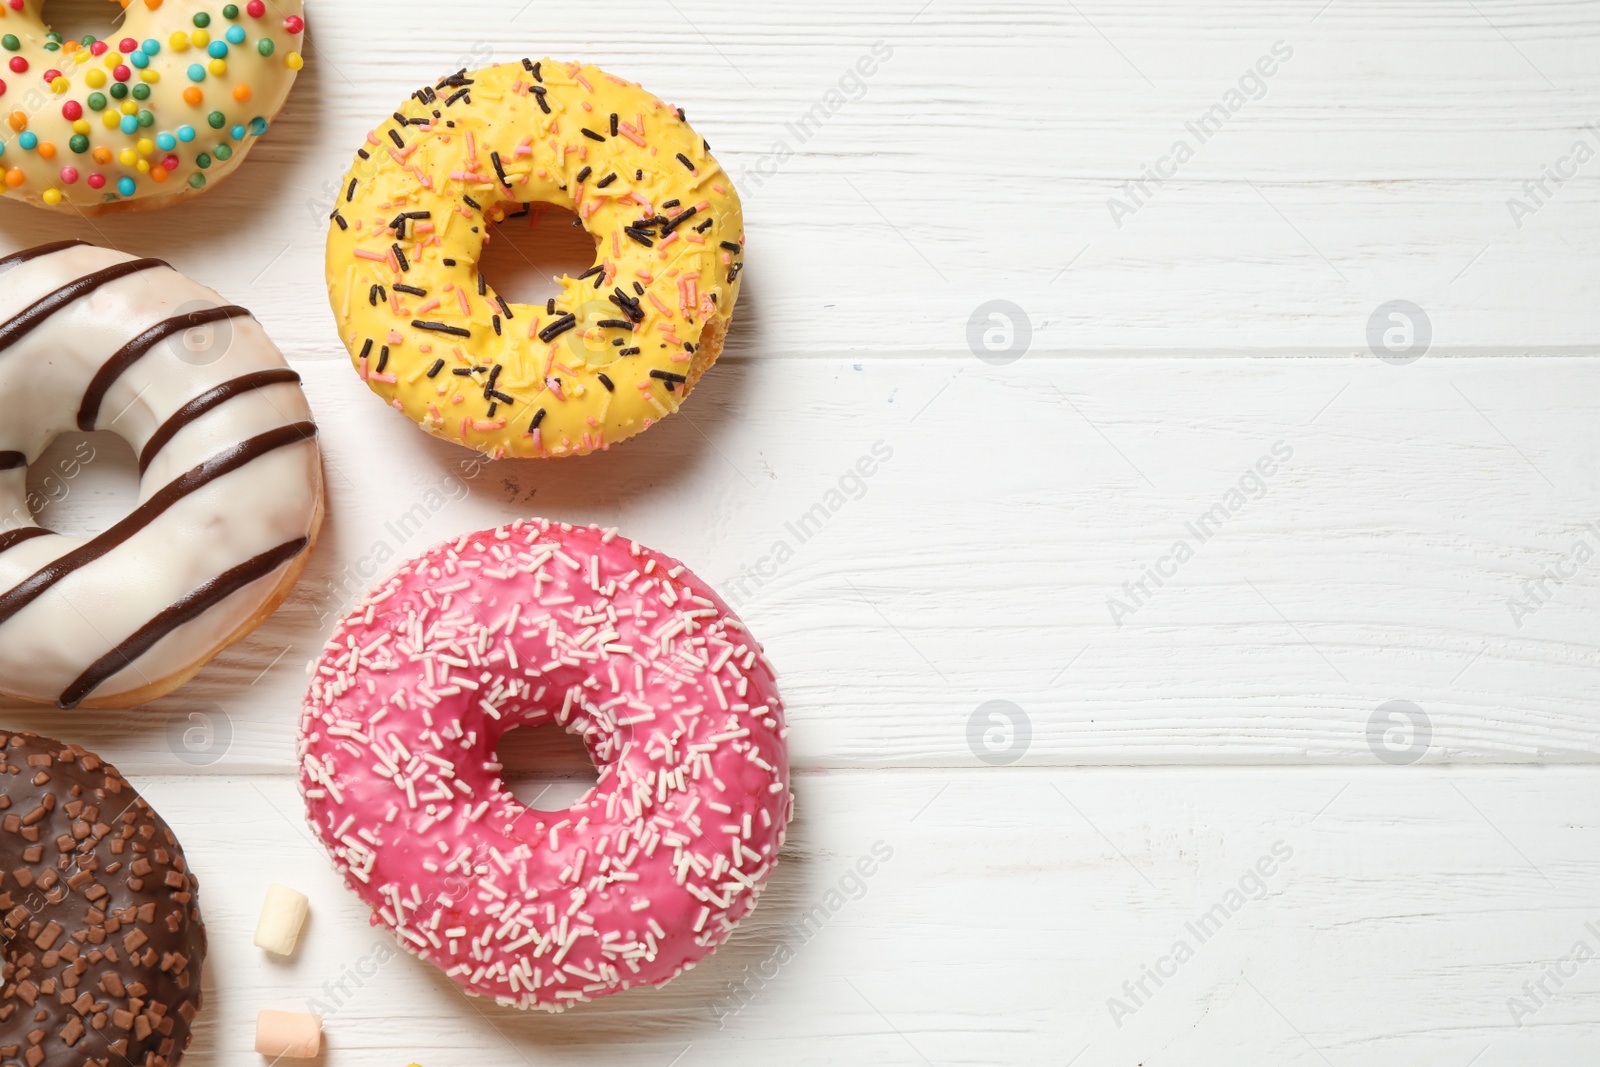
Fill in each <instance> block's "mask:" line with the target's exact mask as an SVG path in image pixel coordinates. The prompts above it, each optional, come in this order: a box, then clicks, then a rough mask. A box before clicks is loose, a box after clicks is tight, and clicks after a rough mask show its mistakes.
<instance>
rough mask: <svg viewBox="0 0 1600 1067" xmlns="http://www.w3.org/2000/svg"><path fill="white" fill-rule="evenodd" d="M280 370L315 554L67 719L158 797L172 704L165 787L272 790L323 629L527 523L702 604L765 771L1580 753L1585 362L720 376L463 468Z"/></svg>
mask: <svg viewBox="0 0 1600 1067" xmlns="http://www.w3.org/2000/svg"><path fill="white" fill-rule="evenodd" d="M301 369H302V371H303V372H304V374H305V377H306V381H307V387H308V389H309V392H310V395H311V398H312V404H313V408H314V410H315V411H316V413H317V416H318V419H319V420H320V422H321V425H322V427H323V440H324V444H325V446H326V449H327V457H328V476H329V485H330V487H331V492H332V498H331V507H330V518H329V522H328V526H327V529H326V531H325V533H324V536H323V540H322V543H321V544H320V545H319V547H318V549H317V553H316V556H315V558H314V560H313V563H312V565H311V568H310V570H309V572H308V575H307V577H306V579H305V580H304V581H303V582H302V583H301V586H300V588H299V589H298V590H297V592H296V593H295V595H294V597H293V599H292V600H291V601H290V603H289V604H288V605H287V606H286V607H285V608H284V609H283V610H281V611H280V612H279V613H278V615H276V616H275V617H274V618H272V619H271V620H269V622H268V623H267V624H266V625H265V626H263V627H262V628H261V629H260V630H259V631H257V632H256V634H255V635H254V636H252V637H251V638H250V639H249V641H247V642H246V643H245V644H244V645H242V646H240V647H239V648H238V649H236V650H235V651H232V652H229V653H227V654H225V655H224V656H223V657H222V658H221V659H220V660H219V661H218V662H217V663H216V664H214V665H213V666H212V667H211V668H209V669H208V670H207V671H205V672H204V673H203V674H202V675H201V677H200V679H198V680H197V681H196V682H195V683H194V684H192V685H191V686H189V687H187V688H186V689H184V690H182V691H181V692H180V693H179V694H177V695H176V696H175V697H173V698H170V699H169V700H168V701H164V702H162V703H161V704H159V705H156V706H154V707H153V708H152V709H149V712H148V715H143V716H141V715H136V716H129V715H126V714H121V713H105V714H101V713H92V712H81V711H80V712H77V713H75V715H74V717H73V718H72V723H73V729H74V730H75V731H76V734H75V736H78V737H81V738H82V739H83V740H85V741H86V742H88V743H93V744H96V745H98V746H100V747H101V748H102V749H103V750H104V751H106V753H107V755H109V756H112V757H114V758H116V759H118V760H120V761H122V762H125V763H126V764H128V766H129V768H130V770H131V769H138V770H141V771H143V772H146V773H160V772H163V771H170V770H173V769H175V767H174V763H173V759H174V756H175V749H174V748H173V745H174V744H175V742H174V741H173V740H172V737H171V736H169V735H168V734H167V733H166V732H164V730H163V729H162V728H159V727H158V728H154V729H152V728H151V725H150V724H149V722H148V720H149V719H155V720H158V722H159V723H163V724H173V723H176V725H174V726H172V729H174V730H176V731H177V733H176V734H175V735H173V736H176V737H178V738H180V739H181V738H182V737H183V736H184V735H185V733H186V731H187V730H188V729H189V727H190V726H191V725H192V723H191V721H190V720H189V718H188V715H189V714H190V712H191V711H195V710H198V711H201V712H206V713H208V714H210V713H212V712H214V711H217V710H220V711H222V713H223V714H224V715H225V717H226V719H227V727H226V728H227V729H228V730H229V732H230V734H231V741H230V742H229V743H228V746H227V750H226V753H225V757H223V758H219V759H218V760H217V761H215V762H207V761H205V760H201V761H200V762H201V763H202V764H204V765H203V766H200V767H198V768H197V769H198V770H201V771H206V770H210V771H216V772H239V771H265V770H271V769H282V768H283V767H285V766H286V761H287V759H288V758H289V753H290V751H291V747H292V737H293V728H294V724H295V719H296V708H297V707H298V703H299V697H300V694H301V693H302V692H303V689H304V685H305V679H304V676H303V673H302V667H303V666H304V664H305V663H306V662H307V661H308V660H309V659H310V658H311V656H312V655H313V654H314V652H315V651H316V650H317V648H318V647H320V643H321V641H322V640H323V639H324V636H325V635H326V634H327V633H328V632H329V631H330V630H331V628H332V622H333V619H334V618H336V617H337V615H338V614H339V613H340V612H341V611H342V610H344V609H345V608H346V607H347V606H349V605H350V604H352V603H353V602H354V600H355V599H356V598H357V597H358V596H359V595H360V593H361V592H362V591H363V590H364V589H365V588H367V586H368V585H369V584H370V583H371V582H373V581H376V580H377V579H378V578H380V577H381V576H383V575H385V574H387V573H388V572H389V571H391V570H392V569H393V568H394V567H395V566H396V565H397V563H398V561H399V560H401V559H404V558H407V557H409V556H411V555H415V554H417V553H419V552H421V551H422V550H423V549H424V548H425V547H426V546H428V545H430V544H432V543H434V542H435V541H439V540H443V539H446V538H450V537H455V536H458V535H459V534H461V533H462V532H464V531H467V530H472V529H478V528H484V527H488V526H492V525H495V524H498V523H501V522H506V521H511V520H514V519H515V518H517V517H519V516H523V515H533V514H541V515H546V516H551V517H555V518H560V519H564V520H568V521H573V522H597V523H600V524H603V525H615V526H618V527H620V528H621V529H623V530H624V531H625V532H626V533H627V534H628V535H629V536H632V537H636V538H638V539H639V540H641V541H643V542H645V543H647V544H650V545H652V546H654V547H656V548H659V549H661V550H663V551H667V552H670V553H674V554H676V555H678V556H679V557H680V558H682V559H684V560H685V561H686V562H688V563H689V564H690V566H691V567H693V568H694V569H695V570H696V571H697V572H698V573H700V574H702V575H703V576H705V577H706V578H707V579H708V580H710V581H712V582H713V583H715V584H716V585H717V587H718V588H719V589H720V590H722V592H723V594H724V596H726V597H727V598H728V599H729V600H730V601H731V602H733V603H734V604H735V606H736V607H737V608H738V609H739V610H740V612H741V613H742V614H743V615H744V617H745V618H746V620H747V621H748V622H749V623H750V624H751V626H752V628H753V629H754V632H755V633H756V634H757V635H758V636H759V637H760V638H761V639H762V640H763V641H764V642H765V643H766V645H767V646H768V649H769V651H770V653H771V655H772V657H773V659H774V661H775V663H776V664H777V666H778V668H779V670H780V672H781V674H782V678H783V685H784V688H785V692H786V694H787V697H788V700H789V702H790V706H791V708H790V714H791V718H792V721H793V722H794V724H795V731H794V736H793V739H792V745H793V750H794V758H795V760H796V761H797V763H799V764H800V765H802V766H808V767H819V768H820V767H839V766H863V765H879V764H883V763H892V764H897V765H908V764H910V765H942V766H977V765H978V762H977V755H978V753H975V751H974V749H973V748H972V747H971V745H970V744H969V735H968V727H969V724H970V723H971V721H972V720H973V717H974V716H976V715H977V709H978V708H979V707H980V706H981V705H983V704H985V703H986V702H988V701H991V700H1004V701H1009V702H1011V703H1013V704H1015V705H1016V706H1018V707H1020V708H1021V709H1022V710H1023V713H1024V714H1025V715H1026V716H1027V717H1028V719H1029V722H1030V726H1031V740H1030V742H1029V746H1028V748H1027V750H1026V752H1025V753H1020V752H1019V753H1018V757H1019V758H1020V759H1023V760H1025V761H1026V762H1027V763H1029V764H1037V765H1066V764H1085V763H1116V764H1126V763H1209V762H1247V763H1254V762H1312V763H1315V762H1336V763H1356V764H1370V763H1373V762H1374V761H1375V755H1376V753H1375V750H1374V748H1373V744H1372V743H1370V739H1369V732H1368V731H1369V724H1370V722H1371V720H1372V718H1373V716H1374V715H1377V714H1378V713H1379V709H1380V707H1382V706H1383V705H1385V704H1387V702H1389V701H1392V700H1408V701H1412V702H1414V703H1416V704H1417V705H1419V706H1420V707H1421V708H1422V709H1423V714H1425V715H1426V717H1427V724H1428V728H1429V729H1430V730H1431V737H1430V738H1429V743H1428V744H1427V745H1426V746H1424V748H1423V749H1422V750H1420V751H1419V752H1418V753H1417V754H1418V756H1419V758H1422V759H1426V760H1428V761H1430V762H1437V761H1474V762H1499V761H1512V762H1526V761H1545V762H1548V761H1555V762H1562V761H1583V762H1589V761H1592V760H1594V759H1596V757H1597V754H1600V724H1597V722H1596V719H1595V716H1594V711H1593V700H1592V697H1593V693H1594V691H1595V687H1596V685H1597V684H1600V657H1597V654H1596V652H1595V648H1596V646H1597V645H1600V622H1597V620H1600V580H1597V579H1600V570H1597V568H1596V565H1595V563H1594V562H1593V561H1586V560H1585V559H1582V558H1580V557H1585V556H1586V554H1591V553H1594V552H1595V550H1596V549H1597V548H1600V533H1596V532H1595V531H1594V530H1593V529H1592V528H1591V527H1590V526H1589V525H1588V524H1590V523H1595V522H1600V504H1597V502H1596V501H1595V483H1594V462H1593V459H1592V458H1591V453H1592V449H1591V448H1590V447H1589V440H1590V437H1591V436H1592V427H1593V426H1594V425H1595V420H1596V418H1597V412H1596V410H1595V409H1596V403H1597V401H1596V397H1600V388H1597V385H1600V362H1597V361H1595V360H1589V359H1543V360H1526V359H1524V360H1512V359H1473V360H1430V359H1424V360H1422V361H1420V362H1417V363H1414V364H1411V365H1409V366H1391V365H1386V364H1381V363H1378V362H1376V361H1374V360H1371V359H1368V360H1350V361H1332V360H1321V361H1311V362H1303V361H1285V360H1205V361H1199V362H1196V361H1185V360H1140V361H1133V362H1087V363H1086V362H1078V361H1050V360H1036V359H1027V360H1023V361H1021V362H1018V363H1015V364H1012V365H1010V366H1006V367H995V366H990V365H987V364H984V363H982V362H980V361H978V360H974V359H970V358H969V359H967V360H966V361H964V362H957V361H954V360H945V361H936V362H931V363H930V362H921V361H903V360H872V361H860V362H837V361H829V360H820V359H817V360H769V361H765V362H763V363H761V364H759V365H755V364H749V363H737V362H735V363H730V364H727V365H724V366H720V367H719V368H718V369H717V370H716V371H715V372H714V373H713V374H712V375H711V376H710V377H709V378H708V379H707V381H706V383H705V385H704V386H703V387H702V390H701V391H700V392H697V393H696V395H695V396H694V397H693V398H692V399H691V401H690V402H689V404H688V405H687V406H686V407H685V409H684V412H683V413H682V415H680V416H679V417H677V418H674V419H671V420H668V421H667V422H666V423H664V424H662V425H661V426H660V427H658V428H656V429H653V430H651V431H650V433H649V434H648V435H647V436H646V437H644V438H642V439H640V440H639V441H635V442H630V443H627V444H625V445H623V446H620V447H619V448H618V449H616V450H614V451H612V452H610V453H607V454H605V455H603V456H598V457H592V458H590V459H587V460H584V461H582V462H570V463H562V462H555V463H548V464H537V463H503V464H497V465H489V466H487V467H485V468H484V469H483V470H482V471H481V472H479V473H476V474H474V473H473V471H475V470H476V469H477V468H476V465H474V464H473V463H472V462H471V458H472V457H471V455H470V454H469V453H466V452H464V451H461V450H459V449H456V448H454V447H453V446H449V445H446V444H444V443H441V442H438V441H435V440H433V439H431V438H428V437H426V436H425V435H423V434H421V433H419V432H417V431H416V430H415V429H414V428H413V427H412V426H411V425H410V424H409V423H407V422H406V421H405V420H404V419H403V418H401V417H400V416H398V415H396V414H394V413H392V412H389V411H387V410H386V409H384V408H383V407H382V405H381V403H379V402H378V401H377V400H376V399H375V398H374V397H372V396H371V394H370V393H368V392H367V391H366V389H365V388H364V387H363V386H362V385H361V383H360V382H359V381H358V380H357V379H356V377H355V375H354V374H353V373H351V371H350V370H349V369H348V366H346V365H340V364H334V363H328V362H317V363H310V364H302V365H301ZM1285 454H1287V455H1288V458H1287V459H1284V458H1283V457H1284V455H1285ZM885 456H887V458H884V457H885ZM463 464H466V466H463ZM1258 465H1260V466H1258ZM1269 468H1270V469H1271V470H1272V473H1271V474H1268V475H1262V474H1261V473H1260V471H1261V470H1263V469H1269ZM863 471H866V472H869V473H868V474H866V475H863V474H862V473H861V472H863ZM91 472H94V473H92V474H89V475H85V476H84V481H83V482H82V484H81V485H79V486H73V487H69V489H70V492H69V494H68V496H67V498H66V499H65V500H64V501H62V502H61V503H60V504H59V505H55V506H53V509H52V520H51V521H55V520H56V519H59V520H60V521H62V522H64V523H65V524H67V526H68V527H69V528H94V526H95V524H96V522H99V523H101V524H104V523H105V522H107V521H109V518H110V516H109V514H107V513H106V512H105V511H104V510H103V509H104V507H105V501H103V500H102V499H101V493H102V491H105V492H109V490H110V488H111V485H114V484H115V482H116V481H117V479H116V478H114V477H111V474H112V472H111V471H105V472H100V471H99V470H98V468H96V467H94V466H91ZM101 474H104V475H105V477H104V478H102V480H101V482H100V484H99V485H98V486H97V485H96V484H95V483H94V482H93V481H92V480H91V479H93V478H97V477H100V476H101ZM107 482H109V483H111V484H106V483H107ZM75 509H76V510H75ZM97 509H102V510H97ZM97 515H98V516H99V518H96V516H97ZM1201 535H1204V536H1201ZM1180 545H1181V546H1187V547H1186V548H1182V549H1180V548H1179V546H1180ZM1183 552H1188V553H1192V558H1187V557H1185V558H1183V559H1182V560H1181V561H1179V559H1178V556H1179V555H1182V554H1183ZM1156 567H1159V568H1160V569H1161V570H1163V571H1172V572H1173V573H1172V575H1171V576H1170V577H1167V578H1160V579H1159V581H1160V583H1161V584H1159V585H1157V577H1151V576H1147V574H1146V569H1147V568H1156ZM1562 574H1567V575H1569V577H1562ZM1551 575H1554V577H1551ZM1141 582H1142V583H1143V589H1142V590H1141V589H1140V587H1139V583H1141ZM1527 583H1533V584H1527ZM1540 583H1542V584H1540ZM1384 714H1385V716H1387V713H1384ZM978 720H979V721H980V722H984V723H987V722H988V719H987V716H986V715H984V716H978ZM16 721H19V722H23V723H28V724H33V725H37V726H40V727H42V728H49V727H50V726H51V725H53V724H59V723H60V721H61V718H60V716H59V714H57V713H54V712H25V713H20V714H19V715H17V716H16ZM1384 721H1385V722H1387V721H1389V720H1388V719H1387V718H1385V720H1384ZM1418 721H1419V722H1420V720H1418ZM219 728H221V727H219ZM987 729H988V727H987V726H985V727H983V729H980V730H979V731H978V736H979V737H980V738H981V737H982V735H983V734H984V732H985V731H986V730H987ZM1387 731H1388V727H1386V726H1382V725H1381V724H1380V727H1379V730H1378V734H1377V737H1378V739H1379V742H1380V743H1379V744H1378V748H1379V749H1382V748H1383V744H1382V743H1381V742H1382V739H1383V738H1384V737H1386V736H1387ZM195 738H199V739H200V746H201V749H202V754H203V755H210V754H212V753H213V752H214V749H213V748H212V747H209V746H214V745H216V744H217V742H216V741H215V739H214V738H212V737H209V736H208V735H206V733H205V731H204V730H201V732H200V733H199V734H195V735H191V741H193V740H194V739H195ZM1390 741H1391V744H1392V745H1398V746H1399V748H1400V749H1401V750H1404V749H1406V747H1407V746H1408V745H1409V744H1410V741H1408V740H1406V739H1404V738H1401V739H1399V740H1395V739H1393V738H1391V739H1390ZM1007 744H1009V742H1007ZM179 747H180V748H181V745H180V746H179ZM176 754H178V755H180V756H181V755H182V754H183V753H181V752H177V753H176Z"/></svg>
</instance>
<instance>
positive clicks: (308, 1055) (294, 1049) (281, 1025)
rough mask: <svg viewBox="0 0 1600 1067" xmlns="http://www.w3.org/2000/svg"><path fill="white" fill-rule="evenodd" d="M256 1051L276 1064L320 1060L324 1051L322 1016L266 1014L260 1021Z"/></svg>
mask: <svg viewBox="0 0 1600 1067" xmlns="http://www.w3.org/2000/svg"><path fill="white" fill-rule="evenodd" d="M256 1051H257V1052H259V1053H260V1054H261V1055H263V1056H266V1057H268V1058H269V1059H274V1060H275V1059H279V1058H286V1059H291V1060H313V1059H316V1058H317V1054H318V1053H320V1052H321V1051H322V1016H320V1015H307V1014H305V1013H304V1012H298V1011H263V1012H262V1013H261V1015H260V1016H259V1017H258V1018H257V1019H256Z"/></svg>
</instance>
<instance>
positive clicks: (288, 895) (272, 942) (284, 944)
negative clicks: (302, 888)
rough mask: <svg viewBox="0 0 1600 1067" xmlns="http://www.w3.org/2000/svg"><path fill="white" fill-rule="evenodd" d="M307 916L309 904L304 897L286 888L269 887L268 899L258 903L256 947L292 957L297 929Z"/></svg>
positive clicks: (297, 937)
mask: <svg viewBox="0 0 1600 1067" xmlns="http://www.w3.org/2000/svg"><path fill="white" fill-rule="evenodd" d="M310 913H311V902H310V901H309V900H307V899H306V897H305V894H304V893H298V892H296V891H295V890H293V889H290V888H289V887H288V886H286V885H277V884H273V885H270V886H268V887H267V899H266V900H264V901H262V903H261V918H260V919H258V920H256V947H257V948H263V949H266V950H267V951H268V952H271V953H272V954H273V955H276V956H292V955H294V946H295V942H296V941H298V940H299V939H300V928H301V927H302V926H304V925H305V923H306V916H307V915H309V914H310Z"/></svg>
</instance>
